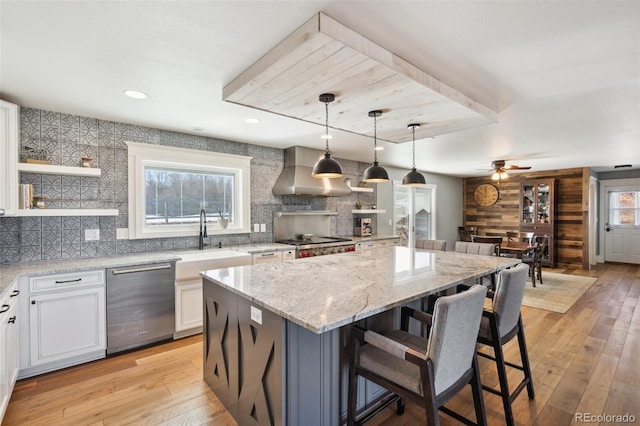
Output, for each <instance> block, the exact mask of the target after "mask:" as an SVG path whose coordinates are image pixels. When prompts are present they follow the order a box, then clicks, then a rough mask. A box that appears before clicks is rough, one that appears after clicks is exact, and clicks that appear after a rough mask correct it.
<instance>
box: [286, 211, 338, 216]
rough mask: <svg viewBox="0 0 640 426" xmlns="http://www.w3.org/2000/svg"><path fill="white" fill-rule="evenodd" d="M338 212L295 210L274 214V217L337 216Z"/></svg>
mask: <svg viewBox="0 0 640 426" xmlns="http://www.w3.org/2000/svg"><path fill="white" fill-rule="evenodd" d="M337 215H338V212H334V211H331V210H296V211H290V212H275V216H276V217H282V216H337Z"/></svg>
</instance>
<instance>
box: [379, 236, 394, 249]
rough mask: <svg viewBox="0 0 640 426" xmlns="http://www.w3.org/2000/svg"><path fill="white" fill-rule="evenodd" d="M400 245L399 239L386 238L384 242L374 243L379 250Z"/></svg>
mask: <svg viewBox="0 0 640 426" xmlns="http://www.w3.org/2000/svg"><path fill="white" fill-rule="evenodd" d="M397 245H400V238H387V239H384V240H378V241H376V247H377V248H380V247H393V246H397Z"/></svg>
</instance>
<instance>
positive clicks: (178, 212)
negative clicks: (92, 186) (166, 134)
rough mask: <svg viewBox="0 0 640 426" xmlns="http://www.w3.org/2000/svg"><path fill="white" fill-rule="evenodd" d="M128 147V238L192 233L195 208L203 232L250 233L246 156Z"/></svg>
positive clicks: (196, 225) (195, 229)
mask: <svg viewBox="0 0 640 426" xmlns="http://www.w3.org/2000/svg"><path fill="white" fill-rule="evenodd" d="M128 146H129V237H130V238H160V237H178V236H190V235H197V233H198V229H199V224H200V210H201V209H204V210H205V215H206V220H207V231H208V233H209V234H214V233H218V234H221V233H245V232H250V230H249V223H250V207H249V206H250V203H249V196H250V194H249V176H250V161H251V158H250V157H244V156H238V155H230V154H221V153H213V152H206V151H195V150H188V149H181V148H172V147H158V146H156V145H146V144H138V143H131V142H129V143H128ZM222 218H224V219H227V220H228V226H227V227H226V228H225V227H223V226H222V223H221V219H222Z"/></svg>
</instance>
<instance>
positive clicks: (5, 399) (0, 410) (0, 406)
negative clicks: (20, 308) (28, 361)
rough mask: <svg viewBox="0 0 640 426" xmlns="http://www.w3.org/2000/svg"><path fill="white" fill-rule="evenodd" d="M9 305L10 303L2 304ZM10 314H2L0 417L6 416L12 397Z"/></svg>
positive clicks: (0, 328) (0, 330)
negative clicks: (10, 377)
mask: <svg viewBox="0 0 640 426" xmlns="http://www.w3.org/2000/svg"><path fill="white" fill-rule="evenodd" d="M2 306H8V305H2ZM2 306H0V307H2ZM8 319H9V316H8V315H7V313H6V312H5V313H2V314H0V345H1V346H2V347H0V419H2V417H3V416H4V412H5V410H6V409H7V405H8V404H9V398H10V396H11V395H10V393H9V392H10V385H9V383H10V381H9V359H8V358H9V350H10V349H9V343H10V342H9V321H8Z"/></svg>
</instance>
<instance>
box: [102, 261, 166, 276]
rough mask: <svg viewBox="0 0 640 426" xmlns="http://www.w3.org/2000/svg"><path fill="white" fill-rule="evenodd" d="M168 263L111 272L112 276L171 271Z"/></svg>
mask: <svg viewBox="0 0 640 426" xmlns="http://www.w3.org/2000/svg"><path fill="white" fill-rule="evenodd" d="M171 266H172V265H171V264H170V263H165V264H162V265H152V266H143V267H139V268H129V269H113V270H112V271H111V272H112V273H113V275H121V274H134V273H136V272H149V271H159V270H161V269H171Z"/></svg>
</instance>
